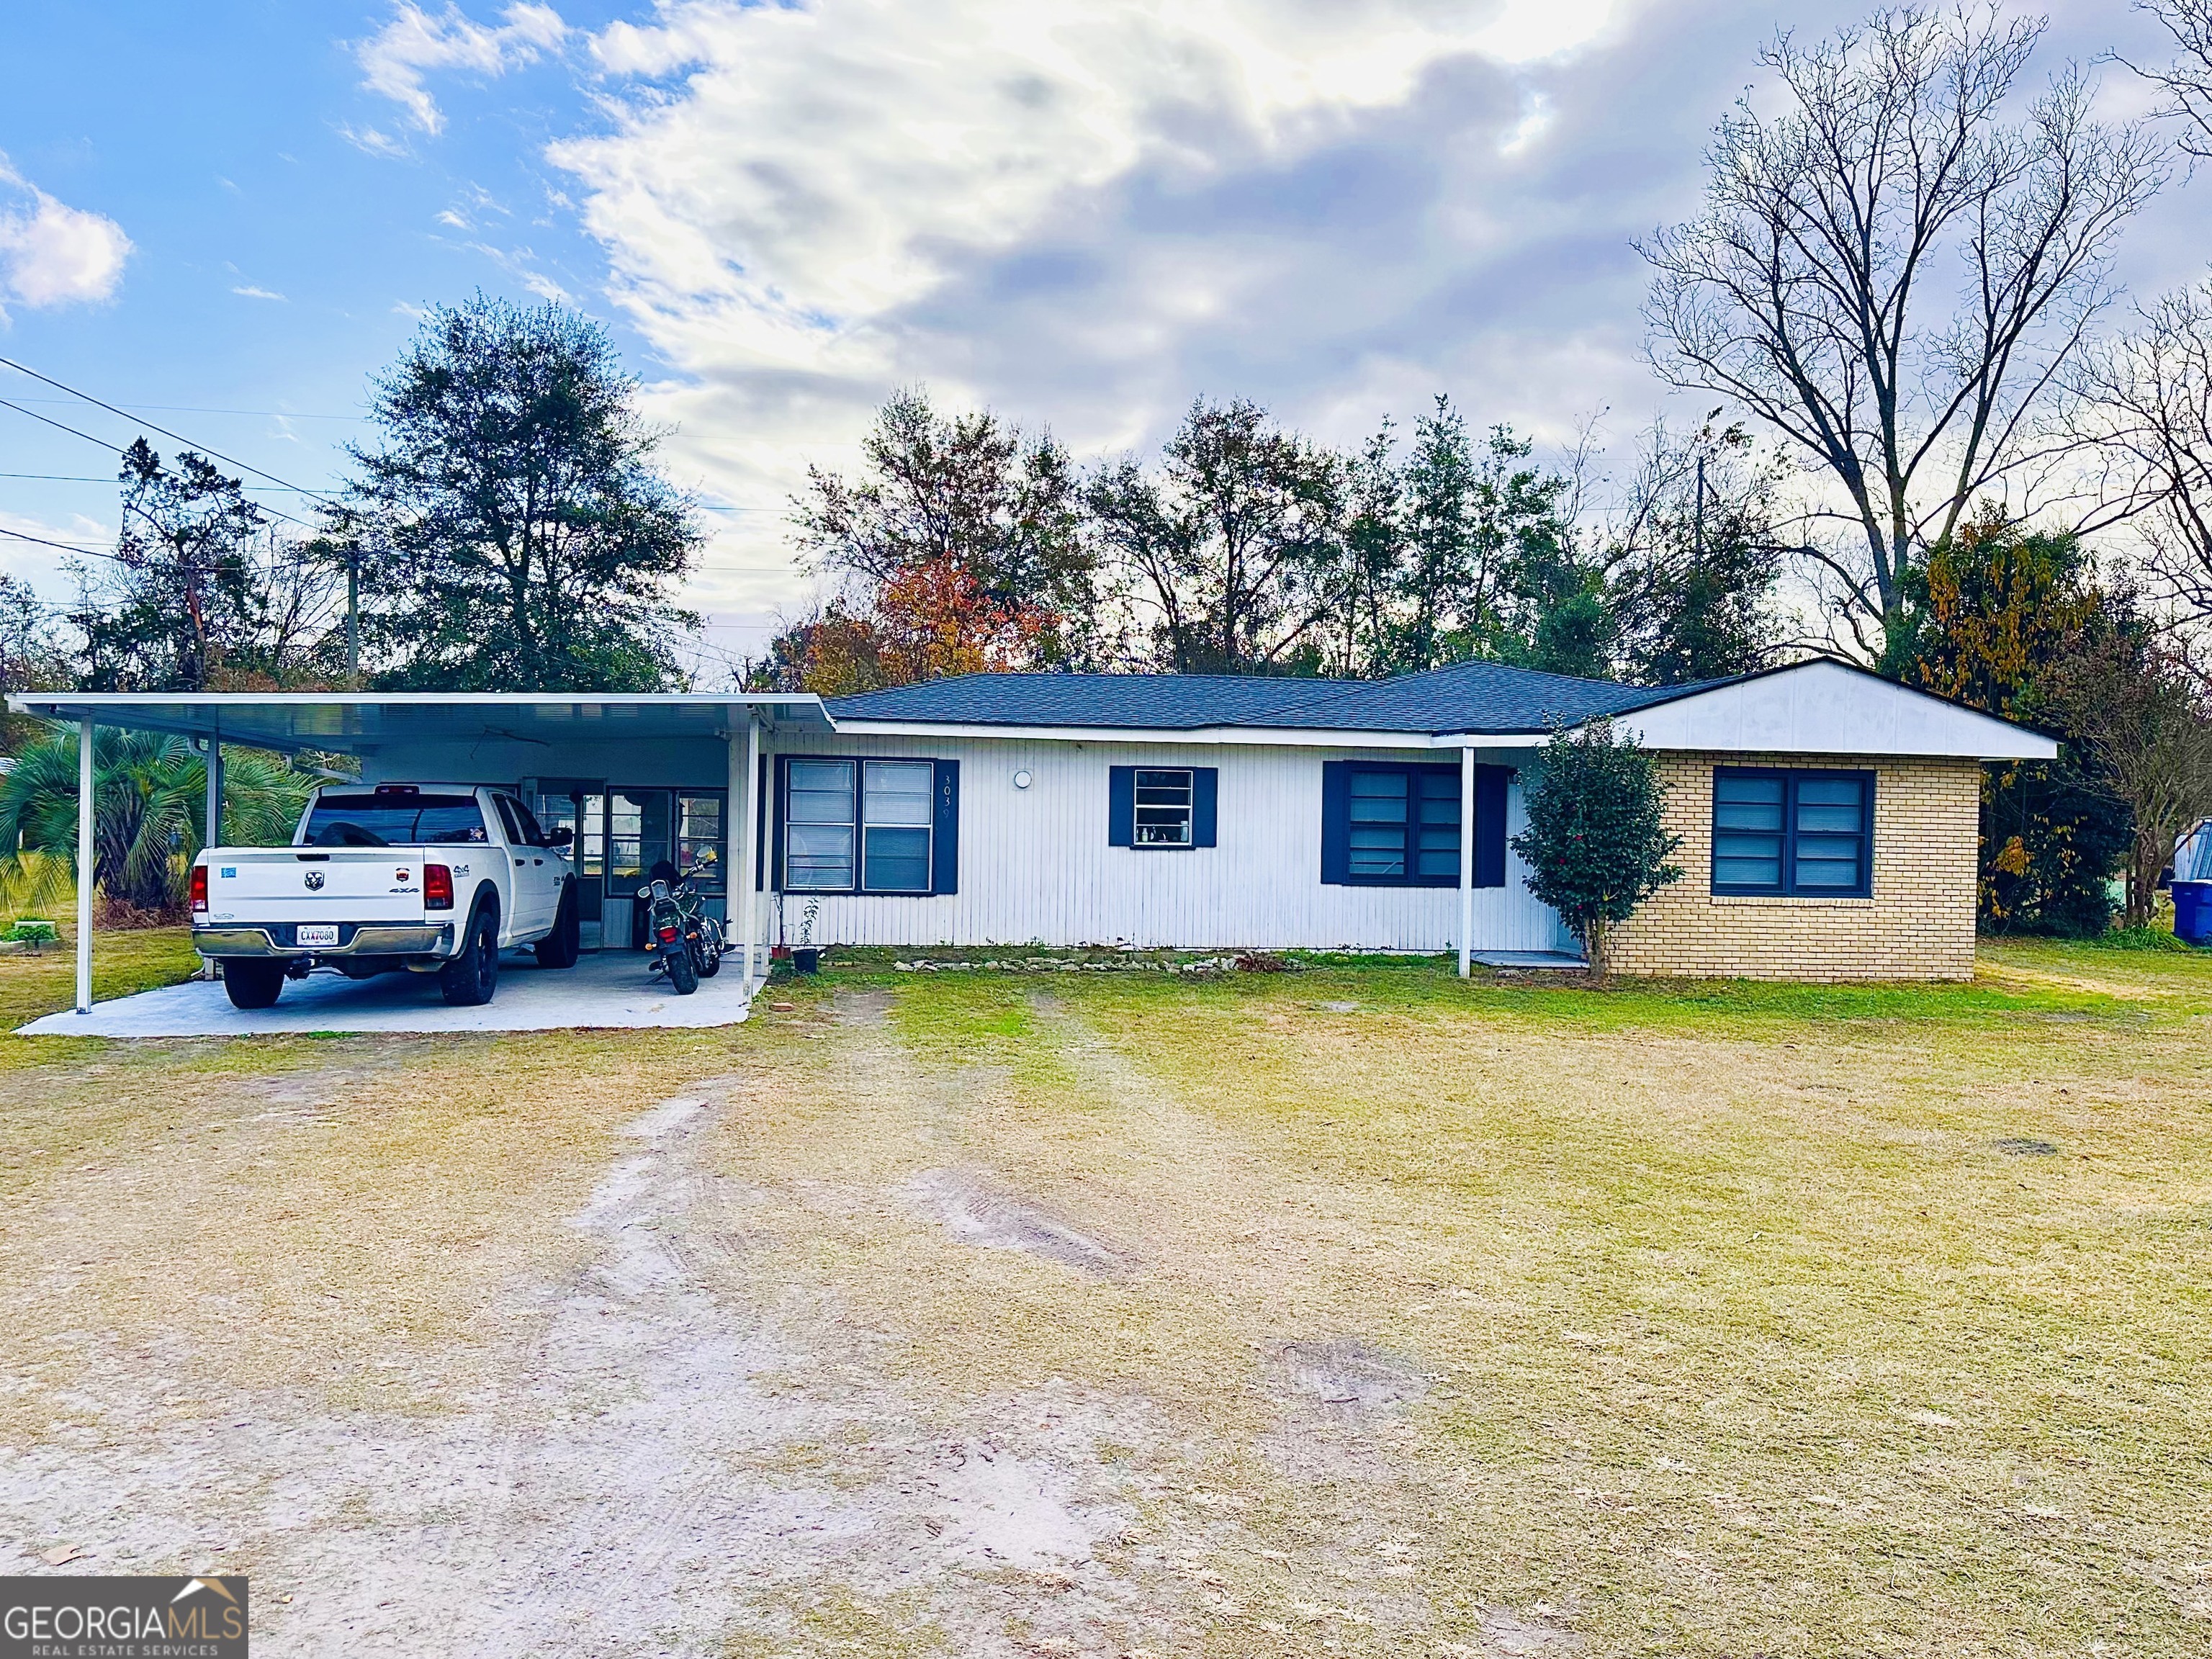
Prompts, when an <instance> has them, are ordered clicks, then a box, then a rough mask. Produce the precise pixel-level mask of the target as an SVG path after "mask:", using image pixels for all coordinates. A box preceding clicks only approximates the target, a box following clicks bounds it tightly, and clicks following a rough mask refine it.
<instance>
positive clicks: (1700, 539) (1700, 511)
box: [1697, 454, 1705, 565]
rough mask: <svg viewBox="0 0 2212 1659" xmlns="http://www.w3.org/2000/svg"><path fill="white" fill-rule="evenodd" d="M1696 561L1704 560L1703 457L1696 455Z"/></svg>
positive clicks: (1701, 562) (1700, 562)
mask: <svg viewBox="0 0 2212 1659" xmlns="http://www.w3.org/2000/svg"><path fill="white" fill-rule="evenodd" d="M1697 517H1698V562H1699V564H1701V565H1702V564H1703V563H1705V457H1704V456H1703V455H1702V454H1700V455H1699V457H1698V514H1697Z"/></svg>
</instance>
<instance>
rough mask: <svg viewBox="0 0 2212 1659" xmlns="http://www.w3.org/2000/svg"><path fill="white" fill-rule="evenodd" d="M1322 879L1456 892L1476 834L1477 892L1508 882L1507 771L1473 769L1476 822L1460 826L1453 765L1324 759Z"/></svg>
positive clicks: (1500, 768) (1457, 771)
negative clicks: (1465, 851)
mask: <svg viewBox="0 0 2212 1659" xmlns="http://www.w3.org/2000/svg"><path fill="white" fill-rule="evenodd" d="M1321 775H1322V785H1321V801H1322V823H1321V878H1322V882H1323V883H1324V884H1328V885H1335V886H1354V887H1362V886H1364V887H1456V886H1458V885H1459V859H1460V836H1461V833H1462V830H1463V829H1471V831H1472V834H1473V836H1474V872H1473V874H1474V885H1476V886H1477V887H1503V886H1504V885H1505V855H1506V846H1505V809H1506V798H1507V793H1508V792H1509V790H1510V787H1511V785H1512V781H1513V769H1512V768H1510V767H1508V766H1477V767H1476V768H1475V769H1474V824H1473V825H1472V826H1468V825H1463V824H1462V823H1461V822H1460V788H1461V778H1460V769H1459V767H1458V766H1456V765H1411V764H1403V765H1401V764H1394V763H1389V762H1378V761H1324V762H1323V763H1322V769H1321Z"/></svg>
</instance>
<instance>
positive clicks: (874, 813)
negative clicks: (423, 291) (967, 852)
mask: <svg viewBox="0 0 2212 1659" xmlns="http://www.w3.org/2000/svg"><path fill="white" fill-rule="evenodd" d="M778 766H779V769H780V772H781V799H780V800H779V802H778V808H779V811H778V819H779V823H780V826H781V828H780V835H781V842H780V845H779V846H778V847H777V849H776V851H777V858H778V865H779V875H780V880H781V888H782V890H784V891H785V892H788V893H950V892H952V891H954V890H956V889H955V886H954V876H955V860H956V859H957V851H956V848H955V845H954V840H955V837H956V836H957V833H958V824H959V816H958V787H959V785H958V768H957V763H955V762H951V761H926V760H920V761H913V760H842V759H841V760H831V759H827V758H818V757H806V756H798V755H794V756H792V757H789V758H787V759H785V760H783V761H781V762H779V763H778Z"/></svg>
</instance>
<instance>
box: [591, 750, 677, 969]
mask: <svg viewBox="0 0 2212 1659" xmlns="http://www.w3.org/2000/svg"><path fill="white" fill-rule="evenodd" d="M669 805H670V802H669V792H668V791H667V790H665V789H616V790H613V791H611V792H610V793H609V794H608V796H607V904H606V921H605V928H604V937H605V940H606V943H607V945H608V946H609V948H611V949H613V950H617V951H619V950H623V949H625V948H628V949H631V950H636V949H640V948H641V947H642V946H643V945H644V944H645V938H644V932H643V929H644V922H643V921H642V920H641V913H640V912H639V910H638V905H637V890H638V889H639V888H641V887H642V886H644V885H645V884H646V883H647V881H649V880H650V879H651V878H652V875H651V872H652V870H653V866H654V865H656V864H659V863H660V862H662V861H663V860H667V859H668V858H669V857H670V855H671V852H672V851H673V848H671V845H670V840H671V836H670V831H671V829H672V828H673V825H672V824H671V822H670V814H669Z"/></svg>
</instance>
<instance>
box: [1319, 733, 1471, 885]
mask: <svg viewBox="0 0 2212 1659" xmlns="http://www.w3.org/2000/svg"><path fill="white" fill-rule="evenodd" d="M1344 767H1345V775H1346V776H1347V777H1349V776H1352V775H1354V774H1357V773H1360V772H1401V773H1404V774H1405V775H1406V776H1407V779H1408V780H1409V781H1410V780H1411V779H1413V778H1416V777H1419V776H1421V775H1425V774H1426V775H1434V776H1439V777H1448V778H1449V779H1451V780H1452V790H1453V795H1452V799H1454V800H1455V801H1456V800H1457V799H1459V794H1458V791H1459V787H1460V785H1459V763H1457V762H1456V761H1453V762H1449V763H1444V764H1443V765H1438V764H1437V763H1435V762H1432V761H1346V762H1345V763H1344ZM1412 805H1413V803H1412V799H1411V798H1410V795H1409V799H1408V800H1407V811H1408V816H1407V847H1406V873H1405V874H1404V875H1402V876H1362V875H1355V874H1353V873H1352V871H1351V870H1350V869H1348V868H1347V869H1346V872H1345V873H1344V879H1343V880H1342V881H1341V882H1331V883H1329V884H1328V885H1330V886H1344V887H1457V886H1458V885H1459V865H1460V861H1461V859H1463V858H1464V857H1465V855H1466V853H1465V849H1466V846H1467V837H1468V835H1469V834H1470V833H1472V832H1471V829H1470V827H1469V826H1468V825H1467V824H1465V823H1462V824H1461V825H1460V827H1459V833H1460V848H1461V859H1455V860H1453V863H1452V872H1451V874H1449V875H1448V876H1422V875H1416V874H1414V873H1413V871H1414V868H1415V866H1418V865H1419V862H1420V853H1419V847H1418V845H1417V844H1416V842H1417V840H1418V836H1419V825H1418V823H1417V822H1416V821H1415V820H1414V818H1413V817H1412Z"/></svg>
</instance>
